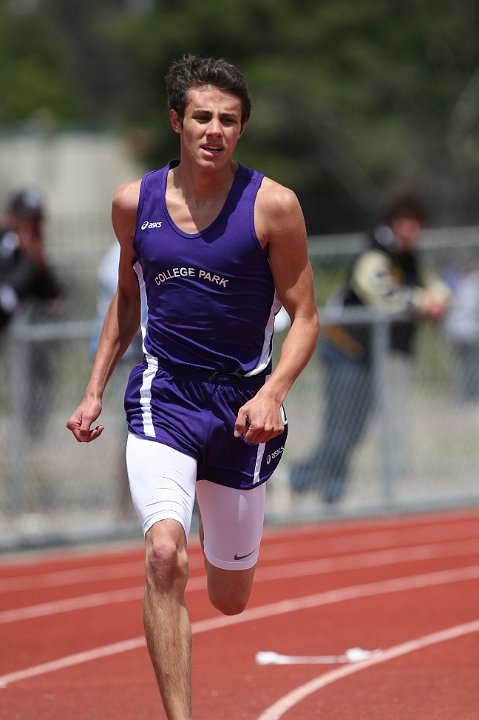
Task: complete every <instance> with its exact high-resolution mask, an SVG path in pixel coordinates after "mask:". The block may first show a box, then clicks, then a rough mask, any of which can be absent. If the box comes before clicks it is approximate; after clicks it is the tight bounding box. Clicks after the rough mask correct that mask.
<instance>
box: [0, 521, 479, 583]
mask: <svg viewBox="0 0 479 720" xmlns="http://www.w3.org/2000/svg"><path fill="white" fill-rule="evenodd" d="M401 534H402V535H404V537H403V538H401V537H399V535H401ZM274 537H275V536H274V535H272V536H269V537H268V538H265V540H264V545H263V547H262V550H261V559H262V560H263V561H265V560H266V561H267V560H274V559H282V560H286V559H287V558H288V557H289V558H290V557H291V556H294V557H297V556H298V555H300V556H303V557H305V556H307V555H313V556H314V555H318V547H320V548H321V551H322V554H323V553H324V550H327V552H328V555H330V554H331V553H335V552H339V553H341V552H354V551H360V550H367V549H370V548H377V547H381V548H383V549H386V546H388V545H389V546H391V548H389V549H394V548H395V547H396V548H400V549H405V550H406V549H408V548H410V547H412V546H414V545H417V543H418V542H424V541H430V542H435V543H438V544H439V545H440V544H444V543H447V542H449V541H453V540H456V541H461V540H465V539H466V538H476V540H477V541H479V538H478V525H477V522H476V523H474V524H472V523H469V524H465V523H464V522H462V523H460V524H459V526H458V527H455V526H453V527H447V526H446V527H436V526H427V527H417V528H414V529H413V530H411V529H410V528H408V531H407V533H404V532H403V533H401V532H400V528H396V527H395V526H392V527H391V529H388V530H377V531H375V530H373V531H365V532H364V533H361V534H357V535H351V536H349V535H348V536H347V537H339V538H338V537H323V536H322V535H321V534H318V536H317V538H315V539H313V540H310V541H308V542H305V541H304V539H303V538H302V537H301V535H299V536H296V537H294V536H291V538H290V540H288V541H287V542H285V543H283V542H281V543H279V544H270V542H268V541H271V540H274ZM196 549H197V548H196V546H194V550H196ZM330 557H331V560H333V558H334V557H335V556H333V555H330ZM82 559H83V556H82ZM189 562H190V569H197V568H200V567H202V566H203V558H202V555H201V553H200V552H194V553H193V554H192V555H191V556H190V561H189ZM142 574H143V559H142V558H140V559H139V560H138V561H137V562H135V561H132V562H130V561H129V562H125V563H114V564H113V565H102V566H98V565H94V566H91V567H83V568H74V569H70V570H57V571H51V572H42V573H40V574H38V575H19V576H12V577H4V578H0V593H9V592H14V591H16V590H28V589H31V588H33V589H34V590H36V589H37V588H39V587H57V586H60V585H68V584H76V583H82V584H84V583H86V582H97V581H99V580H100V581H101V580H106V579H110V578H123V577H125V578H126V577H136V576H138V577H140V576H142Z"/></svg>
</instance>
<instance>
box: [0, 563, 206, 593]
mask: <svg viewBox="0 0 479 720" xmlns="http://www.w3.org/2000/svg"><path fill="white" fill-rule="evenodd" d="M203 566H204V562H203V556H202V555H201V554H200V555H193V556H192V557H191V556H190V558H189V567H190V569H192V570H196V569H197V568H202V567H203ZM143 575H144V562H143V559H142V558H140V559H139V560H138V561H136V562H125V563H117V564H114V565H95V566H94V567H84V568H75V569H72V570H56V571H53V572H48V573H41V574H39V575H21V576H15V577H6V578H1V579H0V593H9V592H15V591H18V590H29V589H31V588H33V589H34V590H37V589H38V588H48V587H58V586H60V585H75V584H80V583H81V584H84V583H86V582H99V581H102V580H114V579H121V578H131V577H139V578H142V577H143Z"/></svg>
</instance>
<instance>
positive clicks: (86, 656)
mask: <svg viewBox="0 0 479 720" xmlns="http://www.w3.org/2000/svg"><path fill="white" fill-rule="evenodd" d="M477 579H479V565H472V566H469V567H464V568H456V569H454V570H442V571H438V572H433V573H426V574H422V575H412V576H409V577H404V578H395V579H393V580H382V581H377V582H373V583H366V584H363V585H352V586H350V587H346V588H340V589H338V590H328V591H325V592H322V593H316V594H314V595H307V596H304V597H301V598H291V599H287V600H279V601H278V602H275V603H270V604H268V605H261V606H258V607H256V608H248V609H247V610H245V611H244V612H243V613H242V614H241V615H226V616H224V615H221V616H218V617H213V618H207V619H205V620H198V621H196V622H194V623H192V624H191V629H192V633H193V634H194V635H197V634H199V633H204V632H210V631H212V630H216V629H222V628H225V627H229V626H232V625H240V624H242V623H246V622H251V621H253V620H262V619H264V618H271V617H273V616H274V615H283V614H286V613H291V612H297V611H298V610H307V609H311V608H313V607H319V606H323V605H332V604H335V603H340V602H344V601H347V600H357V599H359V598H366V597H374V596H376V595H384V594H388V593H395V592H404V591H406V590H418V589H422V588H427V587H433V586H436V585H445V584H448V583H453V582H464V581H466V582H467V581H468V580H477ZM145 644H146V642H145V639H144V637H143V636H141V637H137V638H132V639H130V640H125V641H123V642H119V643H113V644H110V645H104V646H102V647H98V648H93V649H91V650H87V651H85V652H82V653H76V654H74V655H67V656H66V657H63V658H58V659H57V660H53V661H51V662H48V663H41V664H39V665H34V666H32V667H30V668H24V669H23V670H17V671H14V672H11V673H7V674H6V675H3V676H0V688H7V687H8V686H9V685H12V684H13V683H15V682H19V681H20V680H28V679H30V678H32V677H36V676H38V675H44V674H46V673H49V672H54V671H58V670H62V669H64V668H67V667H72V666H75V665H79V664H81V663H85V662H89V661H92V660H97V659H98V658H102V657H107V656H111V655H117V654H119V653H123V652H127V651H129V650H134V649H137V648H139V647H142V646H143V645H145Z"/></svg>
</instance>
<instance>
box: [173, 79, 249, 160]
mask: <svg viewBox="0 0 479 720" xmlns="http://www.w3.org/2000/svg"><path fill="white" fill-rule="evenodd" d="M241 112H242V105H241V100H240V99H239V98H238V97H236V95H232V94H231V93H228V92H225V91H223V90H220V89H219V88H216V87H214V86H212V85H205V86H202V87H198V88H192V89H191V90H189V91H188V96H187V103H186V107H185V115H184V118H183V123H182V124H181V123H180V122H179V118H178V113H177V112H176V111H174V110H172V111H171V123H172V126H173V129H174V130H175V132H177V133H179V134H180V135H181V150H182V158H183V157H184V156H187V157H188V158H190V159H191V160H193V161H194V162H197V163H198V164H200V165H202V166H204V167H211V168H213V169H214V168H216V169H218V168H220V167H223V166H224V165H226V164H229V163H230V162H231V158H232V155H233V152H234V150H235V147H236V143H237V142H238V140H239V138H240V137H241V135H242V133H243V130H244V124H243V125H242V124H241Z"/></svg>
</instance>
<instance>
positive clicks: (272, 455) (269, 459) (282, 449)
mask: <svg viewBox="0 0 479 720" xmlns="http://www.w3.org/2000/svg"><path fill="white" fill-rule="evenodd" d="M283 451H284V445H281V447H279V448H278V449H277V450H275V451H274V452H272V453H270V454H269V455H268V456H267V458H266V465H269V464H270V462H271V460H274V459H275V458H276V457H278V455H281V453H282V452H283Z"/></svg>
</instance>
